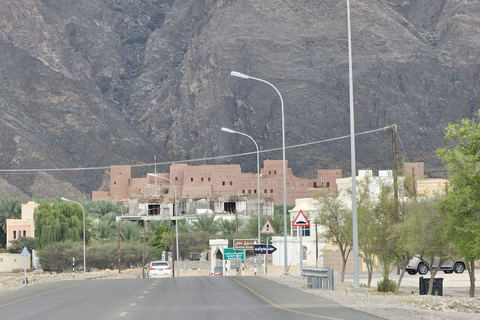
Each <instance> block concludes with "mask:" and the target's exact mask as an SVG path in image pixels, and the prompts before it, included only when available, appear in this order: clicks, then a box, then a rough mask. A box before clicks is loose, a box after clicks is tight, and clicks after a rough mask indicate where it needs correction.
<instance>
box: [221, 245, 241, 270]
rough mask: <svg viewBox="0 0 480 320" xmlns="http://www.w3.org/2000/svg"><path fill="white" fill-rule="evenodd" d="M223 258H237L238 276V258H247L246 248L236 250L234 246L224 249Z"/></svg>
mask: <svg viewBox="0 0 480 320" xmlns="http://www.w3.org/2000/svg"><path fill="white" fill-rule="evenodd" d="M223 260H236V262H237V263H236V270H235V271H236V274H237V276H238V268H239V267H238V260H245V250H235V249H232V248H225V249H223Z"/></svg>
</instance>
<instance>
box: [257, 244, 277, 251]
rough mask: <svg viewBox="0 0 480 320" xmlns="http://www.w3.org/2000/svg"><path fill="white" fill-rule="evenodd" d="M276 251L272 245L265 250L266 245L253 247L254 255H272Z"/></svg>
mask: <svg viewBox="0 0 480 320" xmlns="http://www.w3.org/2000/svg"><path fill="white" fill-rule="evenodd" d="M275 251H277V248H276V247H274V246H273V245H269V246H268V248H267V245H266V244H263V243H262V244H256V245H255V247H254V252H255V254H272V253H274V252H275Z"/></svg>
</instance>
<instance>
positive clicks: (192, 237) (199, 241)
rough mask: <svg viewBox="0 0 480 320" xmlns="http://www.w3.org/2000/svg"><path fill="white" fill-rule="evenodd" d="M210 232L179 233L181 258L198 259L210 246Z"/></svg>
mask: <svg viewBox="0 0 480 320" xmlns="http://www.w3.org/2000/svg"><path fill="white" fill-rule="evenodd" d="M210 238H211V235H210V233H208V232H195V233H183V234H179V235H178V249H179V250H178V251H179V255H180V259H183V260H185V259H189V260H198V258H199V256H200V254H202V253H203V252H204V251H205V250H207V249H208V248H209V244H208V241H209V240H210Z"/></svg>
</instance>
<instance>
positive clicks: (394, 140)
mask: <svg viewBox="0 0 480 320" xmlns="http://www.w3.org/2000/svg"><path fill="white" fill-rule="evenodd" d="M392 146H393V192H394V197H395V213H397V214H398V173H397V125H396V124H394V125H393V134H392Z"/></svg>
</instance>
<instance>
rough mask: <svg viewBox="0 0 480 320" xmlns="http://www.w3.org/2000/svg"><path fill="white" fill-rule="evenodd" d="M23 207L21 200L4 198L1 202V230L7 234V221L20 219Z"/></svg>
mask: <svg viewBox="0 0 480 320" xmlns="http://www.w3.org/2000/svg"><path fill="white" fill-rule="evenodd" d="M21 217H22V206H21V203H20V199H18V198H12V197H9V196H4V197H3V199H2V200H1V201H0V228H1V229H2V230H3V232H5V233H6V232H7V219H20V218H21Z"/></svg>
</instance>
